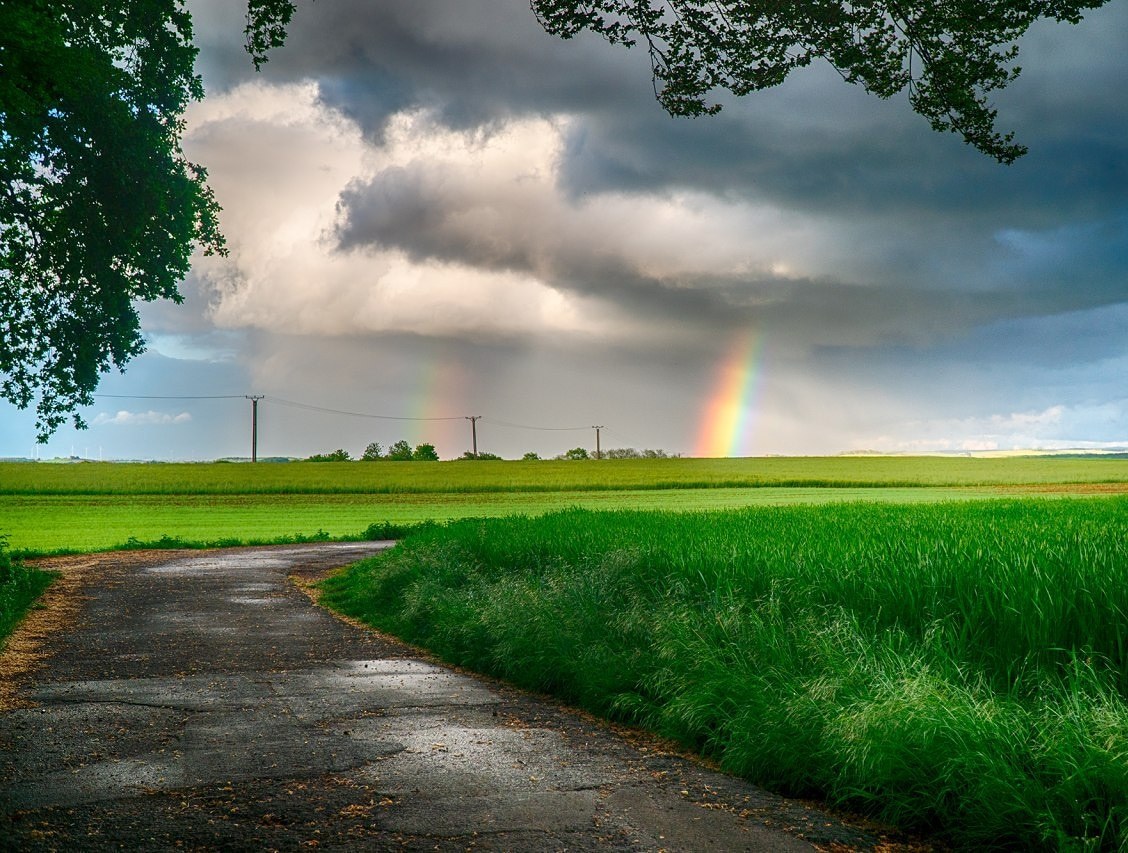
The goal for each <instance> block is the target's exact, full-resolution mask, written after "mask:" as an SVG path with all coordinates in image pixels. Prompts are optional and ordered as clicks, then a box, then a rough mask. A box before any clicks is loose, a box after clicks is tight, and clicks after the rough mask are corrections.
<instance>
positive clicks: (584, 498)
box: [0, 457, 1128, 553]
mask: <svg viewBox="0 0 1128 853" xmlns="http://www.w3.org/2000/svg"><path fill="white" fill-rule="evenodd" d="M1125 488H1128V460H1122V459H1102V458H1086V459H1075V458H1056V457H1025V458H1007V459H977V458H941V457H828V458H798V459H788V458H769V459H658V460H645V459H644V460H615V461H603V462H590V461H589V462H577V461H567V462H556V461H543V462H493V461H482V462H461V461H460V462H438V463H427V462H407V463H393V462H378V463H361V462H351V463H260V464H258V465H248V464H231V463H207V464H200V463H183V464H122V463H81V464H71V465H62V464H60V465H52V464H42V463H39V464H33V463H7V464H3V463H0V534H6V535H7V536H8V537H9V540H10V544H11V547H12V548H13V549H15V550H17V551H22V552H25V553H44V552H52V551H59V550H79V551H89V550H101V549H106V548H113V547H116V546H120V545H123V544H125V543H126V542H127V541H129V540H130V539H133V540H140V541H143V542H149V541H156V540H159V539H161V538H162V537H163V538H170V539H174V540H180V541H184V542H192V543H207V542H218V541H224V542H234V541H239V542H260V541H275V540H278V539H279V538H282V537H295V536H307V537H308V536H312V535H315V534H319V533H327V534H329V535H330V536H332V537H334V538H357V537H359V536H360V535H361V533H362V532H363V531H364V530H366V529H367V528H368V527H369V526H370V525H372V524H394V525H402V524H412V523H417V522H420V521H426V520H436V521H447V520H451V519H458V518H467V517H494V516H503V515H511V514H524V515H538V514H541V513H544V512H549V511H553V510H558V509H563V508H567V507H573V506H574V507H582V508H588V509H657V510H685V511H697V510H722V509H733V508H739V507H745V506H759V505H765V504H769V505H780V504H792V503H825V502H838V501H848V500H869V501H889V502H930V501H936V500H949V499H956V500H966V499H969V498H976V497H986V496H997V495H1000V494H1005V493H1007V492H1016V491H1019V492H1021V491H1042V490H1046V491H1050V492H1051V493H1064V494H1070V493H1078V492H1085V491H1090V490H1092V491H1107V490H1113V491H1115V490H1122V489H1125Z"/></svg>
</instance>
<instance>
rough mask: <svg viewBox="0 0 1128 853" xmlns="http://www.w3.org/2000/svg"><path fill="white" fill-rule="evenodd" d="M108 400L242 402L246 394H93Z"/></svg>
mask: <svg viewBox="0 0 1128 853" xmlns="http://www.w3.org/2000/svg"><path fill="white" fill-rule="evenodd" d="M92 396H94V397H101V398H103V399H108V400H242V399H244V398H246V396H247V395H246V394H194V395H190V396H167V395H152V394H93V395H92Z"/></svg>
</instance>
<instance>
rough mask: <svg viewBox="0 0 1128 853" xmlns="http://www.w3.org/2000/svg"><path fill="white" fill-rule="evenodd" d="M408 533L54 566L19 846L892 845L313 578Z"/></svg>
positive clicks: (4, 765) (12, 844)
mask: <svg viewBox="0 0 1128 853" xmlns="http://www.w3.org/2000/svg"><path fill="white" fill-rule="evenodd" d="M387 545H388V543H318V544H312V545H300V546H279V547H269V548H242V549H230V550H225V551H214V552H198V551H197V552H184V551H180V552H163V553H161V552H145V553H140V554H129V553H118V554H105V555H97V556H95V557H86V558H60V559H58V560H56V561H54V564H55V566H56V567H58V568H59V569H60V570H61V571H63V572H64V576H65V578H66V580H65V582H63V583H61V584H60V585H57V586H58V588H57V589H55V591H54V592H53V593H52V596H53V601H49V603H48V607H47V608H46V609H45V610H40V611H38V612H37V613H36V614H35V615H34V617H33V619H32V620H31V623H30V624H29V625H28V626H27V631H25V632H24V633H23V634H21V635H20V636H17V637H14V638H13V641H12V643H10V644H9V648H8V649H7V650H6V652H5V654H4V656H2V657H0V679H4V680H5V682H6V684H5V685H4V686H5V687H6V688H7V690H6V691H4V692H2V693H0V697H2V699H3V701H4V707H5V710H3V711H2V712H0V847H3V849H9V850H75V851H78V850H82V851H85V850H108V849H128V850H177V849H187V850H199V849H206V850H215V849H225V850H226V849H234V850H239V849H244V850H270V849H277V850H296V849H309V848H313V849H332V850H400V849H408V850H434V849H438V850H467V849H489V850H516V851H522V850H529V851H534V850H535V851H540V850H660V849H664V850H687V851H703V850H723V851H736V850H771V851H789V850H805V849H806V850H809V849H811V845H812V844H814V845H817V846H818V847H820V848H822V849H838V850H841V849H867V848H874V847H876V846H879V845H880V844H882V841H883V840H882V839H879V838H878V837H877V836H876V835H874V834H871V833H868V832H867V831H865V830H863V829H859V828H855V827H852V826H849V825H846V824H844V823H842V822H841V821H840V820H839V819H837V818H835V817H832V816H830V815H827V814H824V813H821V812H820V811H818V810H817V809H814V808H812V807H808V806H806V805H804V804H801V803H797V802H793V801H788V800H784V799H782V798H779V797H775V796H773V795H770V794H767V793H765V792H763V791H761V790H759V789H757V788H755V787H753V786H751V785H748V784H746V783H744V782H741V781H739V780H736V779H733V778H731V777H729V776H726V775H723V774H719V773H715V772H713V771H711V770H709V769H707V768H705V767H703V766H702V765H701V764H700V763H698V762H695V761H692V760H687V759H685V758H683V757H679V756H678V755H676V754H675V753H674V752H672V751H671V750H670V749H669V748H665V747H664V746H663V744H662V743H661V742H659V741H657V740H654V739H651V738H648V737H646V736H643V735H639V734H637V733H634V734H632V733H630V732H627V733H617V732H616V731H613V730H612V729H611V728H610V727H608V726H606V725H604V724H601V723H599V722H597V721H594V720H591V719H590V718H587V717H586V716H584V715H581V714H577V713H575V712H572V711H569V710H568V709H566V708H563V707H561V706H560V705H558V704H556V703H554V702H552V701H548V700H544V699H542V698H539V697H535V696H530V695H528V694H526V693H523V692H520V691H517V690H514V689H511V688H508V687H506V686H504V685H501V684H498V683H496V682H491V681H488V680H484V679H479V678H475V677H471V676H468V675H466V674H463V673H460V672H457V671H454V670H452V669H449V668H445V667H441V666H438V665H436V664H435V663H433V662H432V661H430V660H428V659H426V658H425V657H424V656H423V655H421V654H420V653H419V652H417V651H416V650H414V649H412V648H410V647H408V646H405V645H403V644H400V643H398V642H395V641H394V640H390V639H388V638H385V637H381V636H379V635H377V634H374V633H371V632H368V631H364V630H362V629H359V628H356V627H353V626H350V625H348V624H345V623H344V622H342V621H340V620H338V619H336V618H334V617H332V616H331V615H329V614H328V613H327V612H326V611H324V610H322V609H320V608H318V607H317V606H315V605H314V604H313V603H311V601H310V599H309V597H308V596H307V595H306V594H305V593H304V592H303V591H302V589H301V587H300V586H299V585H297V584H295V583H293V582H292V581H291V577H292V576H293V575H297V576H299V577H300V576H303V575H304V576H306V577H310V576H314V575H316V574H318V573H320V572H324V571H326V570H328V569H330V568H332V567H335V566H339V565H344V564H347V563H349V562H352V561H354V560H357V559H360V558H361V557H363V556H365V555H367V554H370V553H372V552H374V551H376V550H378V549H379V548H381V547H387ZM68 607H69V609H68ZM37 626H38V627H37ZM44 626H46V627H44ZM37 632H38V634H39V635H40V639H39V640H38V641H36V640H35V635H36V633H37ZM29 637H30V639H29ZM886 849H889V848H886Z"/></svg>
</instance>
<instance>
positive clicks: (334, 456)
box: [306, 448, 352, 462]
mask: <svg viewBox="0 0 1128 853" xmlns="http://www.w3.org/2000/svg"><path fill="white" fill-rule="evenodd" d="M351 459H352V457H351V456H349V452H348V451H347V450H345V449H344V448H337V449H336V450H330V451H329V452H328V453H315V454H313V456H310V457H308V458H307V459H306V462H348V461H350V460H351Z"/></svg>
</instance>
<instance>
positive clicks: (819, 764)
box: [322, 497, 1128, 850]
mask: <svg viewBox="0 0 1128 853" xmlns="http://www.w3.org/2000/svg"><path fill="white" fill-rule="evenodd" d="M323 588H324V592H325V595H324V597H323V599H322V601H323V602H324V603H328V604H329V605H330V606H332V607H335V608H337V609H339V610H341V611H342V612H344V613H347V614H349V615H351V616H354V617H357V618H360V619H362V620H364V621H366V622H368V623H369V624H371V625H373V626H376V627H378V628H380V629H382V630H385V631H389V632H391V633H393V634H396V635H398V636H401V637H403V638H405V639H407V640H409V641H410V642H414V643H418V644H420V645H423V646H426V647H428V648H430V649H432V650H433V651H435V652H436V653H438V654H439V655H440V656H442V657H443V658H445V659H447V660H449V661H452V662H455V663H458V664H460V665H464V666H467V667H470V668H472V669H475V670H478V671H484V672H489V673H492V674H495V675H497V676H499V677H502V678H505V679H507V680H510V681H513V682H516V683H518V684H521V685H524V686H526V687H530V688H533V689H535V690H541V691H550V692H553V693H556V694H557V695H559V696H561V697H563V698H565V699H566V700H568V701H570V702H573V703H576V704H579V705H581V706H583V707H586V708H588V709H591V710H593V711H595V712H597V713H601V714H605V715H608V716H610V717H612V718H615V719H619V720H625V721H629V722H631V723H634V724H640V725H643V726H646V727H648V728H651V729H653V730H655V731H657V732H659V733H661V734H664V735H667V736H670V737H673V738H676V739H678V740H680V741H682V742H683V743H685V744H688V745H690V746H692V747H694V748H697V749H699V750H701V751H702V752H704V753H705V754H708V755H711V756H714V757H715V758H717V759H718V760H719V761H720V762H721V763H722V765H723V766H724V767H726V768H727V769H728V770H730V771H732V772H735V773H738V774H741V775H744V776H746V777H748V778H750V779H752V780H754V781H757V782H759V783H762V784H765V785H767V786H769V787H771V788H774V789H776V790H781V791H784V792H788V793H792V794H799V795H804V796H809V795H816V796H822V797H826V798H828V799H829V800H830V801H831V802H832V803H834V804H838V805H842V806H845V807H848V808H851V809H854V810H858V811H862V812H865V813H868V814H871V815H874V816H875V817H878V818H880V819H882V820H885V821H889V822H891V823H893V824H895V825H899V826H902V827H904V828H908V829H916V830H921V831H925V832H928V833H936V834H938V835H939V836H940V837H942V838H945V839H946V840H948V841H949V842H951V843H952V844H954V845H956V846H957V847H960V848H966V849H1046V850H1057V849H1086V850H1088V849H1092V850H1097V849H1105V850H1124V849H1128V498H1125V497H1114V498H1092V499H1088V500H1070V501H1052V500H1045V499H1037V498H1024V499H996V500H991V501H961V502H954V501H950V502H939V503H931V504H884V503H846V504H830V505H824V506H818V507H814V506H790V507H758V508H750V509H743V510H735V511H720V512H710V513H692V512H682V513H670V512H629V511H621V512H599V513H596V512H588V511H583V510H568V511H564V512H559V513H552V514H548V515H544V516H541V517H539V518H498V519H475V520H469V521H463V522H459V523H456V524H452V525H448V526H442V527H437V528H431V529H426V530H420V531H417V532H415V533H413V534H411V535H409V536H408V537H407V539H405V540H404V541H403V542H401V544H400V546H399V547H398V548H396V549H394V550H392V551H389V552H386V553H385V554H383V555H381V556H379V557H376V558H374V559H371V560H367V561H365V562H363V563H360V564H357V565H356V566H354V567H352V568H351V569H348V570H346V571H345V572H344V573H342V574H338V575H336V576H334V577H333V578H330V579H329V580H328V581H326V582H325V583H324V584H323Z"/></svg>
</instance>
